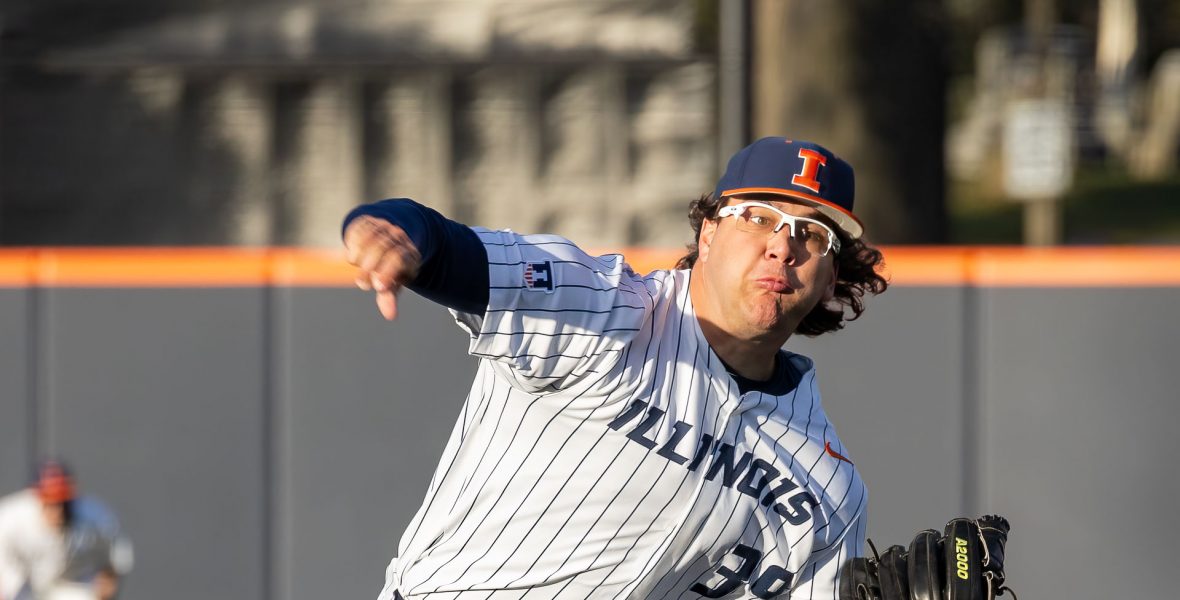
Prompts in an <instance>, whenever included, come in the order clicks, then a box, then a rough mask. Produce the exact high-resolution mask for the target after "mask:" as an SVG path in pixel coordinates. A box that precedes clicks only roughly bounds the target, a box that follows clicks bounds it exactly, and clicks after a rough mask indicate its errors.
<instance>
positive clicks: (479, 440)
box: [380, 229, 867, 600]
mask: <svg viewBox="0 0 1180 600" xmlns="http://www.w3.org/2000/svg"><path fill="white" fill-rule="evenodd" d="M476 232H477V233H478V234H479V236H480V238H481V240H482V241H483V243H484V245H485V247H486V248H487V252H488V259H489V262H490V267H489V269H490V282H491V290H490V299H489V305H488V309H487V311H486V314H485V315H484V316H483V317H478V316H474V315H470V314H464V313H455V316H456V319H457V321H458V322H459V324H460V326H462V327H463V328H464V329H465V330H467V331H468V332H469V333H470V334H471V336H472V338H471V344H470V352H471V353H472V354H473V355H476V356H480V357H482V360H481V361H480V363H479V369H478V372H477V374H476V378H475V382H474V384H473V385H472V390H471V393H470V394H469V395H468V398H467V401H466V403H465V404H464V407H463V410H462V413H461V415H460V418H459V420H458V422H457V423H456V425H455V428H454V430H453V432H452V434H451V438H450V440H449V442H448V444H447V447H446V450H445V451H444V453H443V456H442V459H441V461H440V463H439V466H438V468H437V470H436V472H435V475H434V478H433V480H432V481H431V483H430V486H429V488H428V490H427V493H426V498H425V500H424V501H423V503H422V506H421V508H420V509H419V510H418V512H417V514H416V515H415V516H414V518H413V520H412V521H411V522H410V524H409V526H408V527H407V529H406V531H405V532H404V534H403V536H402V539H401V542H400V544H399V547H398V555H399V556H398V558H395V559H394V560H393V561H392V562H391V563H390V565H389V568H388V569H387V573H386V586H385V589H384V590H383V591H382V595H381V597H380V598H381V600H389V599H390V598H392V597H393V591H394V590H395V589H396V590H399V591H400V593H401V594H402V595H403V596H405V597H406V598H407V599H409V600H414V599H417V598H431V599H446V598H462V599H470V598H494V599H497V600H499V599H503V598H529V599H536V600H544V599H549V598H571V599H573V598H577V599H585V598H618V599H622V598H677V599H679V598H700V597H711V598H770V597H776V596H780V595H781V597H786V592H787V591H788V590H791V595H792V596H793V597H796V598H799V597H806V598H825V599H826V598H831V599H833V600H834V599H835V598H836V590H835V581H836V574H837V570H838V568H839V565H840V564H841V563H842V562H843V560H844V559H846V558H847V557H848V556H850V555H859V554H860V552H861V548H862V546H863V542H864V535H865V506H866V502H867V497H866V491H865V487H864V485H863V483H862V482H861V480H860V477H859V476H858V475H857V473H856V470H855V467H854V466H853V465H852V463H850V462H848V461H846V460H840V459H839V458H837V457H834V456H833V455H832V454H830V453H828V452H826V451H825V444H830V445H831V447H832V448H833V450H834V451H835V452H836V453H838V454H842V455H844V456H847V452H846V451H845V449H844V447H843V445H842V444H841V443H840V441H839V439H838V438H837V437H836V434H835V432H834V431H833V429H832V426H831V424H830V423H829V422H828V419H827V416H826V415H825V414H824V411H823V408H822V407H821V406H820V401H819V392H818V388H817V385H816V376H815V369H814V365H813V364H812V362H811V360H810V359H807V358H805V357H803V356H799V355H794V354H788V353H783V354H782V355H781V357H780V358H782V359H784V360H790V361H792V364H793V366H794V367H795V368H796V370H797V371H798V372H800V373H802V374H803V377H802V380H801V382H800V383H799V385H798V386H796V387H795V388H794V389H793V390H791V391H790V392H788V393H785V394H783V395H781V396H775V395H769V394H765V393H761V392H747V393H746V394H741V393H740V392H739V390H738V388H737V385H736V383H735V382H734V381H733V379H732V378H731V377H730V376H729V375H728V373H727V372H726V370H725V367H724V365H723V364H722V363H721V361H720V360H719V359H718V358H717V356H716V355H715V354H714V353H713V352H712V350H710V348H709V346H708V343H707V342H706V341H705V338H704V336H703V334H702V333H701V330H700V328H699V326H698V324H697V321H696V318H695V316H694V315H693V312H692V305H691V302H690V301H689V294H688V279H689V272H688V271H656V272H653V273H652V274H650V275H648V276H646V277H640V276H638V275H636V274H634V273H633V272H632V271H631V270H630V268H629V267H628V266H627V265H626V264H625V263H624V262H623V260H622V258H621V257H619V256H615V255H611V256H606V257H599V258H595V257H591V256H588V255H586V254H585V253H583V252H582V251H580V250H579V249H577V248H576V247H575V246H574V245H573V244H571V243H570V242H568V241H566V240H564V239H562V238H558V237H553V236H520V235H517V234H514V233H511V232H507V231H499V232H494V231H488V230H484V229H476Z"/></svg>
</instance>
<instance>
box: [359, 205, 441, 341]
mask: <svg viewBox="0 0 1180 600" xmlns="http://www.w3.org/2000/svg"><path fill="white" fill-rule="evenodd" d="M344 247H345V249H346V250H347V251H348V262H349V264H352V265H354V266H356V268H357V274H356V285H357V287H359V288H361V289H362V290H373V291H375V292H376V293H377V309H378V310H379V311H381V316H383V317H385V318H386V319H389V320H393V319H396V318H397V294H398V292H400V291H401V289H402V287H403V286H405V285H407V284H409V283H410V282H412V281H414V278H415V277H417V276H418V269H420V268H421V266H422V254H421V253H420V252H419V251H418V247H417V246H416V245H415V244H414V242H413V241H412V240H410V236H408V235H406V232H405V230H403V229H402V228H401V227H399V226H397V225H394V224H393V223H390V222H389V221H384V220H381V219H378V218H376V217H371V216H368V215H364V216H361V217H358V218H356V219H353V220H352V222H350V223H349V224H348V226H347V227H346V228H345V229H344Z"/></svg>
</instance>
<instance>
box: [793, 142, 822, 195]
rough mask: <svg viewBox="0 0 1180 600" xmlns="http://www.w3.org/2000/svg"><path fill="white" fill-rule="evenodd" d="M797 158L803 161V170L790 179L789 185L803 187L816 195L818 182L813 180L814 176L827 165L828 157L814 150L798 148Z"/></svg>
mask: <svg viewBox="0 0 1180 600" xmlns="http://www.w3.org/2000/svg"><path fill="white" fill-rule="evenodd" d="M799 158H802V159H803V170H802V171H799V173H798V174H797V175H794V176H792V177H791V184H792V185H797V186H800V187H805V188H807V189H809V190H811V191H813V192H815V193H817V194H818V193H819V181H817V180H816V179H815V176H816V175H817V174H819V168H820V167H821V166H823V165H826V164H828V157H826V156H824V155H822V154H820V153H819V152H816V151H815V150H811V149H808V148H800V149H799Z"/></svg>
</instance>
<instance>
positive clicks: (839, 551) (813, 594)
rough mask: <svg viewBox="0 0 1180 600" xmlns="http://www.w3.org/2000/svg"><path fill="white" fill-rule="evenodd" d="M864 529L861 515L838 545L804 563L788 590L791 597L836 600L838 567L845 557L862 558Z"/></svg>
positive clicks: (845, 559) (838, 589) (838, 590)
mask: <svg viewBox="0 0 1180 600" xmlns="http://www.w3.org/2000/svg"><path fill="white" fill-rule="evenodd" d="M865 529H866V528H865V514H864V513H863V512H861V513H860V514H859V515H858V516H857V519H856V521H855V522H853V523H852V524H851V525H850V526H849V529H848V532H847V534H846V535H845V536H844V537H843V538H842V539H841V540H840V543H838V544H836V545H835V546H834V547H832V548H829V549H828V550H826V551H824V552H822V553H817V554H816V555H815V556H813V557H812V558H813V560H810V561H808V562H807V564H806V565H805V566H804V567H803V571H802V572H801V573H800V575H801V577H800V578H799V579H797V580H796V584H795V588H794V589H793V590H792V591H791V598H798V599H802V598H807V599H809V600H839V598H840V567H842V566H844V563H845V562H846V561H847V560H848V559H849V558H853V557H856V556H863V555H864V546H865Z"/></svg>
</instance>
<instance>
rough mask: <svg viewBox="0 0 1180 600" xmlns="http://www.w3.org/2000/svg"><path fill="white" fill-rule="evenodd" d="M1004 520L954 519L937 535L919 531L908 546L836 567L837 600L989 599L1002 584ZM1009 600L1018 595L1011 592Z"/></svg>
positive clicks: (1003, 589) (1002, 589)
mask: <svg viewBox="0 0 1180 600" xmlns="http://www.w3.org/2000/svg"><path fill="white" fill-rule="evenodd" d="M1007 541H1008V521H1007V520H1006V519H1004V517H1000V516H996V515H987V516H985V517H981V518H979V519H952V520H951V521H950V522H949V523H947V524H946V529H944V530H943V533H942V534H939V533H938V532H937V531H934V530H933V529H927V530H925V531H922V532H920V533H918V535H917V536H915V537H914V541H913V542H911V543H910V547H909V550H907V549H905V548H903V547H901V546H892V547H890V548H888V549H886V550H885V554H881V555H878V554H877V548H876V547H875V546H872V541H871V540H870V541H869V545H870V546H872V549H873V557H872V558H861V557H858V558H852V559H849V560H848V562H846V563H844V566H843V567H842V568H841V569H840V600H993V599H994V598H995V597H996V596H999V595H1003V594H1004V592H1010V593H1011V590H1009V589H1008V588H1006V587H1004V544H1005V543H1007ZM1012 596H1013V598H1015V597H1016V594H1015V593H1012Z"/></svg>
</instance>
